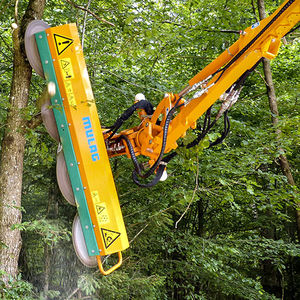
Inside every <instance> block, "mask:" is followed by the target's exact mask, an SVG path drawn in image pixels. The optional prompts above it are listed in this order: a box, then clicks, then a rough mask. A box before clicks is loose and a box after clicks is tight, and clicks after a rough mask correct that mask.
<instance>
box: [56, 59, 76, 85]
mask: <svg viewBox="0 0 300 300" xmlns="http://www.w3.org/2000/svg"><path fill="white" fill-rule="evenodd" d="M59 66H60V70H61V73H62V76H63V78H64V80H68V79H72V78H74V72H73V67H72V62H71V58H69V57H66V58H64V59H60V60H59Z"/></svg>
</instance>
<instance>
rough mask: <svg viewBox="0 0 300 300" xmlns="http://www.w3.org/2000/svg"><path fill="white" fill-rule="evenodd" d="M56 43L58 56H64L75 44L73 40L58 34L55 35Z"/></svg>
mask: <svg viewBox="0 0 300 300" xmlns="http://www.w3.org/2000/svg"><path fill="white" fill-rule="evenodd" d="M54 41H55V46H56V51H57V54H58V55H60V54H62V53H63V52H64V51H65V50H66V49H68V48H69V47H70V46H71V45H72V44H73V40H72V39H70V38H68V37H66V36H63V35H59V34H56V33H54Z"/></svg>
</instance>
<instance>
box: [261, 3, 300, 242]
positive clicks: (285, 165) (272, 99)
mask: <svg viewBox="0 0 300 300" xmlns="http://www.w3.org/2000/svg"><path fill="white" fill-rule="evenodd" d="M257 3H258V11H259V17H260V19H265V18H266V17H267V16H266V10H265V3H264V0H258V1H257ZM263 68H264V74H265V80H266V85H267V91H268V98H269V106H270V110H271V113H272V123H273V125H274V127H275V128H276V135H277V138H278V140H280V136H281V131H280V129H279V128H278V107H277V99H276V94H275V88H274V84H273V79H272V71H271V64H270V61H269V60H268V59H267V58H264V59H263ZM279 150H280V152H281V153H284V152H285V151H284V149H282V148H281V147H280V146H279ZM279 163H280V167H281V170H282V173H283V174H284V175H285V176H286V178H287V180H288V183H289V184H290V185H292V186H293V185H295V181H294V178H293V175H292V172H291V168H290V166H289V162H288V159H287V158H286V156H285V155H284V154H281V155H280V156H279ZM295 214H296V227H297V235H298V240H299V242H300V203H299V202H298V203H297V209H296V213H295Z"/></svg>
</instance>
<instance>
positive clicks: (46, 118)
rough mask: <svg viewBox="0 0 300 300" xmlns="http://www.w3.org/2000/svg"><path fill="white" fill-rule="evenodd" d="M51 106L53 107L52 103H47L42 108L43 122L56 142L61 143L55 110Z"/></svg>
mask: <svg viewBox="0 0 300 300" xmlns="http://www.w3.org/2000/svg"><path fill="white" fill-rule="evenodd" d="M50 105H51V103H50V101H47V102H46V103H44V104H43V105H42V107H41V115H42V120H43V123H44V126H45V128H46V130H47V132H48V133H49V135H50V136H51V137H52V138H53V139H54V140H56V141H57V142H59V133H58V130H57V126H56V122H55V117H54V113H53V109H52V108H49V106H50Z"/></svg>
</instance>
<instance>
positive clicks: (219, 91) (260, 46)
mask: <svg viewBox="0 0 300 300" xmlns="http://www.w3.org/2000/svg"><path fill="white" fill-rule="evenodd" d="M299 19H300V1H299V0H286V1H285V2H284V3H283V4H282V5H281V6H280V7H279V8H278V9H277V10H276V11H275V12H274V13H273V14H272V15H271V16H269V17H268V18H266V19H264V20H262V21H261V22H257V23H255V24H253V25H252V26H250V27H248V28H247V29H245V30H244V31H241V33H240V38H239V40H237V41H236V42H235V43H234V44H233V45H232V46H230V47H229V48H228V49H226V50H225V51H224V52H223V53H222V54H221V55H220V56H219V57H218V58H216V59H215V60H214V61H213V62H211V63H210V64H209V65H208V66H206V67H205V68H204V69H203V70H202V71H200V72H199V73H198V74H197V75H196V76H194V77H193V78H192V79H191V80H190V81H189V84H188V86H186V87H185V88H184V89H183V90H182V91H181V92H179V93H178V94H171V93H170V94H167V95H166V96H165V98H164V99H163V100H162V101H161V102H160V103H159V105H158V106H157V108H156V110H155V112H154V113H153V114H152V116H148V115H146V116H142V117H141V119H142V123H141V124H140V125H139V126H138V127H134V128H131V129H128V130H124V131H122V132H120V133H119V134H114V135H111V133H110V132H106V133H105V135H104V136H105V138H106V143H107V150H108V154H109V156H110V157H112V156H116V155H124V154H125V155H127V156H128V157H131V158H132V159H133V161H134V162H135V156H137V155H140V154H142V155H144V156H147V157H149V158H150V160H149V165H150V166H151V167H153V170H154V169H156V168H157V167H158V166H159V165H160V164H161V163H162V162H163V160H162V155H163V154H164V153H168V152H170V151H171V150H173V149H176V148H177V146H178V145H177V140H178V139H179V138H180V137H184V136H185V134H186V131H187V130H188V129H189V128H193V129H194V128H195V127H196V121H197V120H198V119H199V118H200V117H201V116H202V115H203V114H204V113H205V112H206V111H207V110H208V109H209V108H210V107H211V106H212V105H213V104H214V103H215V102H216V101H217V100H218V99H219V98H220V97H221V95H223V94H224V93H225V92H227V94H224V95H225V96H224V97H223V98H225V99H223V100H225V101H224V102H223V104H222V107H221V109H220V111H219V114H218V116H217V118H219V117H220V115H222V113H223V112H224V111H226V110H227V109H228V108H230V106H231V105H232V104H233V103H234V102H235V101H236V100H237V97H238V95H239V88H240V86H241V85H242V83H243V81H244V80H245V78H246V77H247V75H249V74H250V72H251V71H253V69H254V68H255V67H256V65H257V64H258V62H259V61H260V60H261V59H262V58H263V57H266V58H269V59H273V58H274V57H276V55H277V54H278V50H279V47H280V44H281V38H282V37H284V35H286V34H287V33H288V32H289V31H290V30H291V29H292V28H293V27H294V26H295V25H296V24H297V23H298V22H299ZM195 90H199V91H198V92H197V93H196V94H195V95H194V97H193V98H192V99H189V100H184V99H183V97H184V96H186V95H187V94H188V93H191V92H193V91H195ZM175 109H176V110H179V112H178V113H177V115H176V117H174V118H172V116H173V115H174V112H175ZM140 115H141V114H140ZM110 131H111V130H110ZM164 164H165V163H164ZM138 169H139V166H138V163H137V162H135V171H134V172H135V173H137V174H139V175H140V176H141V177H148V176H147V175H145V174H144V175H142V174H141V172H140V170H138ZM147 173H149V172H147ZM147 173H146V174H147ZM142 186H143V185H142Z"/></svg>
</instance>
